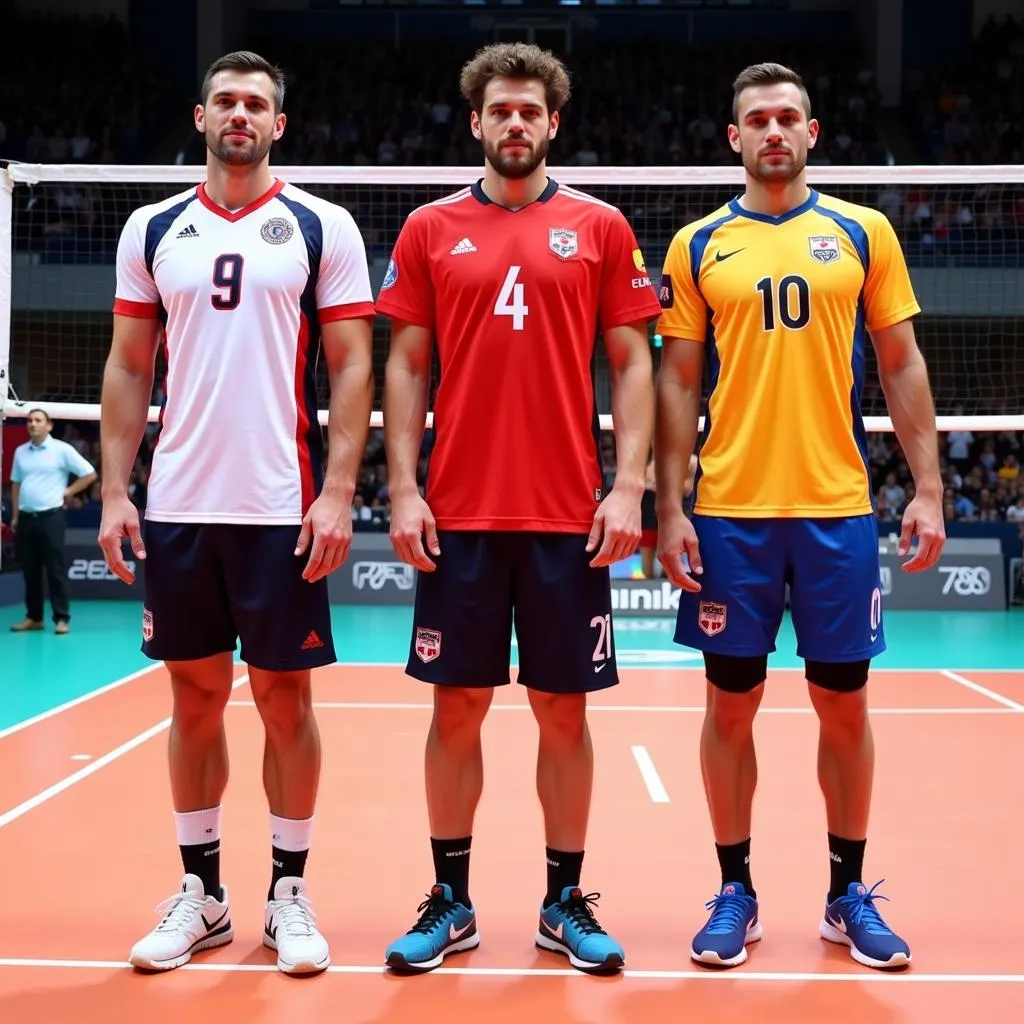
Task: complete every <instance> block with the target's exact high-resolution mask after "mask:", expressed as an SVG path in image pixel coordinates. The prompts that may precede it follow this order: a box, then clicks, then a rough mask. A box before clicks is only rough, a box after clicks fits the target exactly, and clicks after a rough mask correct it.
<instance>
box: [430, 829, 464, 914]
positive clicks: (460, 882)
mask: <svg viewBox="0 0 1024 1024" xmlns="http://www.w3.org/2000/svg"><path fill="white" fill-rule="evenodd" d="M472 845H473V837H472V836H466V837H465V838H463V839H433V838H431V840H430V850H431V853H433V855H434V881H435V882H439V883H441V884H442V885H447V886H449V887H450V888H451V890H452V899H453V900H454V901H455V902H456V903H461V904H462V905H463V906H464V907H472V906H473V904H472V903H470V902H469V850H470V847H471V846H472Z"/></svg>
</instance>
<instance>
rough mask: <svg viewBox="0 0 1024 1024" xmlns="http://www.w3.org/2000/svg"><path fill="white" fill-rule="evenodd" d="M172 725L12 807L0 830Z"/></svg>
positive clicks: (137, 738) (142, 736)
mask: <svg viewBox="0 0 1024 1024" xmlns="http://www.w3.org/2000/svg"><path fill="white" fill-rule="evenodd" d="M248 681H249V675H248V673H246V674H245V675H242V676H239V677H238V679H236V680H235V681H234V683H232V685H231V689H232V690H234V689H237V688H238V687H239V686H241V685H242V684H243V683H247V682H248ZM170 724H171V719H170V718H169V717H168V718H165V719H163V721H160V722H157V723H156V725H151V726H150V727H149V728H148V729H146V730H145V731H144V732H140V733H139V734H138V735H137V736H133V737H132V738H131V739H130V740H128V741H127V742H125V743H122V744H121V745H120V746H119V747H115V748H114V749H113V750H111V751H110V752H109V753H106V754H104V755H103V756H102V757H98V758H96V760H95V761H93V762H91V763H90V764H87V765H86V766H85V767H84V768H79V769H78V771H77V772H72V774H71V775H68V776H65V777H64V778H63V779H61V780H60V781H59V782H55V783H54V784H53V785H52V786H47V788H46V789H44V790H43V791H42V792H41V793H36V795H35V796H33V797H29V798H28V800H24V801H22V802H21V803H20V804H18V806H17V807H12V808H11V809H10V810H9V811H7V812H5V813H4V814H0V828H3V827H4V826H6V825H9V824H10V823H11V822H12V821H17V819H18V818H20V817H21V816H22V815H23V814H28V812H29V811H31V810H33V809H34V808H36V807H38V806H39V805H40V804H45V803H46V801H47V800H51V799H53V797H55V796H57V795H59V794H60V793H63V792H64V790H66V789H70V788H71V787H72V786H74V785H76V784H77V783H79V782H81V781H82V780H83V779H87V778H88V777H89V776H90V775H92V774H94V773H95V772H98V771H99V770H100V769H101V768H104V767H106V766H107V765H108V764H110V763H111V762H113V761H116V760H117V759H118V758H119V757H123V756H124V755H125V754H127V753H129V752H130V751H132V750H134V749H135V748H136V747H138V746H141V745H142V744H143V743H145V742H146V740H151V739H152V738H153V737H154V736H158V735H159V734H160V733H162V732H163V731H164V729H166V728H167V727H168V726H169V725H170Z"/></svg>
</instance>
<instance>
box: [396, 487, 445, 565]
mask: <svg viewBox="0 0 1024 1024" xmlns="http://www.w3.org/2000/svg"><path fill="white" fill-rule="evenodd" d="M424 535H425V536H426V539H427V548H428V549H429V550H430V553H431V554H432V555H434V556H437V555H439V554H441V545H440V544H439V543H438V540H437V525H436V523H435V522H434V515H433V513H432V512H431V511H430V506H429V505H428V504H427V503H426V501H424V499H423V497H422V495H420V493H419V492H418V491H414V492H412V493H411V494H408V495H406V496H404V497H400V498H396V497H395V495H394V492H392V494H391V546H392V547H393V548H394V549H395V554H396V555H397V556H398V557H399V558H400V559H401V560H402V561H403V562H405V563H406V565H411V566H414V567H415V568H417V569H420V570H421V571H422V572H433V571H434V570H435V569H436V568H437V563H436V562H432V561H431V560H430V558H428V557H427V552H426V550H424V548H423V538H424Z"/></svg>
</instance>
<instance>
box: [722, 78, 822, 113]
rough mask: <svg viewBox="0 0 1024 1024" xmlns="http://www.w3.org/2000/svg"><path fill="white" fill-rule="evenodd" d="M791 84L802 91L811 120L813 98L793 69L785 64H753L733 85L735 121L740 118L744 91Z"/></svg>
mask: <svg viewBox="0 0 1024 1024" xmlns="http://www.w3.org/2000/svg"><path fill="white" fill-rule="evenodd" d="M785 82H789V83H790V84H791V85H795V86H796V87H797V88H798V89H799V90H800V96H801V98H802V99H803V102H804V113H805V114H806V115H807V119H808V120H810V118H811V97H810V96H808V95H807V87H806V86H805V85H804V80H803V79H802V78H801V77H800V76H799V75H798V74H797V73H796V72H795V71H794V70H793V69H792V68H787V67H786V66H785V65H784V64H751V65H750V67H748V68H744V69H743V70H742V71H741V72H740V73H739V74H738V75H737V76H736V80H735V81H734V82H733V83H732V89H733V96H732V117H733V120H734V121H738V120H739V116H740V93H741V92H743V90H744V89H750V88H751V87H752V86H756V85H782V84H783V83H785Z"/></svg>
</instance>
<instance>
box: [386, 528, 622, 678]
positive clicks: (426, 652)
mask: <svg viewBox="0 0 1024 1024" xmlns="http://www.w3.org/2000/svg"><path fill="white" fill-rule="evenodd" d="M438 540H439V541H440V544H441V554H440V556H438V557H437V558H436V559H435V561H436V562H437V568H436V569H435V570H434V571H433V572H418V573H417V580H416V607H415V612H414V617H413V630H412V641H411V644H410V649H409V662H408V665H407V666H406V671H407V672H408V673H409V675H411V676H413V677H414V678H416V679H422V680H423V681H424V682H428V683H437V684H440V685H447V686H463V687H474V688H475V687H488V686H502V685H505V684H507V683H509V682H510V679H509V662H510V660H511V653H512V626H513V623H514V624H515V634H516V642H517V644H518V647H519V679H518V681H519V682H520V683H521V684H522V685H523V686H527V687H529V688H530V689H534V690H540V691H544V692H547V693H589V692H591V691H593V690H603V689H605V688H607V687H609V686H614V685H615V684H616V683H617V682H618V681H619V677H618V671H617V668H616V663H615V645H614V642H613V638H612V606H611V581H610V575H609V572H608V569H607V567H604V568H600V569H592V568H591V567H590V565H589V562H590V560H591V559H592V558H593V557H594V555H593V553H592V552H590V553H588V552H587V551H586V544H587V538H586V535H585V534H565V533H525V532H524V533H512V532H494V531H465V532H463V531H442V532H439V533H438Z"/></svg>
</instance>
